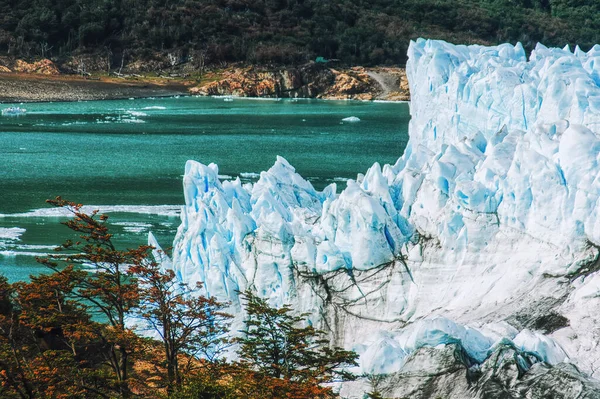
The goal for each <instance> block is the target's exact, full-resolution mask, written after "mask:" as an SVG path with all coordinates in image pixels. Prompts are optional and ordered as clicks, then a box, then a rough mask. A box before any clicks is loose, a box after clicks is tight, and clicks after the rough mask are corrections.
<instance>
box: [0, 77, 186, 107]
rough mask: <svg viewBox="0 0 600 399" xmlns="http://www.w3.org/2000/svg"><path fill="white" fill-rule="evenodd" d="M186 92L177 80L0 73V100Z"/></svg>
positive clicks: (154, 94) (152, 95)
mask: <svg viewBox="0 0 600 399" xmlns="http://www.w3.org/2000/svg"><path fill="white" fill-rule="evenodd" d="M183 94H187V87H186V86H185V85H184V84H182V83H179V82H169V83H167V84H152V83H147V82H129V81H122V82H118V81H114V80H92V79H84V78H81V77H77V76H75V77H74V76H65V75H35V74H16V73H0V102H5V103H7V102H8V103H11V102H38V101H89V100H115V99H122V98H132V97H135V98H139V97H159V96H174V95H183Z"/></svg>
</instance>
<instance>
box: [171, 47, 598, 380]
mask: <svg viewBox="0 0 600 399" xmlns="http://www.w3.org/2000/svg"><path fill="white" fill-rule="evenodd" d="M407 75H408V78H409V83H410V90H411V115H412V119H411V122H410V128H409V134H410V141H409V143H408V146H407V148H406V151H405V153H404V155H403V156H402V157H401V158H400V159H399V160H398V161H397V162H396V164H395V165H385V166H383V168H382V167H381V166H380V165H379V164H375V165H373V166H372V167H371V168H370V169H369V170H368V171H367V172H366V173H365V174H364V175H359V176H358V177H357V179H356V180H350V181H349V182H348V185H347V188H346V189H345V190H343V191H342V192H341V193H339V194H338V193H337V191H336V186H335V184H332V185H331V186H329V187H327V188H326V189H325V190H323V191H321V192H318V191H316V190H315V189H314V188H313V187H312V185H311V184H310V183H309V182H308V181H306V180H304V179H303V178H302V177H301V176H300V175H298V174H297V173H296V172H295V170H294V168H293V167H292V166H291V165H290V164H289V163H288V162H287V161H286V160H285V159H283V158H281V157H278V158H277V160H276V162H275V164H274V166H273V167H272V168H271V169H269V170H268V171H266V172H262V173H261V174H260V178H259V180H258V181H257V182H256V183H255V184H254V185H251V184H245V185H243V184H242V183H241V182H240V180H239V179H237V180H233V181H224V182H221V181H220V180H219V178H218V168H217V166H216V165H213V164H211V165H208V166H205V165H202V164H200V163H197V162H194V161H188V163H187V165H186V169H185V176H184V192H185V207H184V208H183V211H182V214H181V218H182V223H181V226H180V227H179V229H178V232H177V236H176V238H175V242H174V253H173V265H174V267H175V270H176V273H177V275H178V277H179V278H181V279H182V280H184V281H186V282H190V283H195V282H197V281H201V282H203V283H204V289H205V292H206V293H207V294H209V295H214V296H217V297H218V298H219V299H221V300H226V301H230V302H231V303H232V306H233V307H235V308H236V310H239V302H238V296H237V292H238V291H243V290H245V289H248V288H249V289H253V290H255V291H256V292H257V293H258V294H259V295H261V296H263V297H265V298H268V299H269V300H270V302H271V304H273V305H276V306H279V305H282V304H284V303H290V304H292V305H293V306H294V307H295V308H296V309H298V310H299V311H302V312H310V313H311V314H312V315H311V322H313V323H314V324H316V325H318V326H319V327H321V328H324V329H327V330H328V331H330V333H331V335H332V337H333V338H334V339H335V340H336V343H337V344H338V345H343V346H346V347H348V348H356V349H357V351H359V352H360V353H361V354H362V357H361V359H362V360H361V362H362V367H363V370H365V371H368V372H393V371H395V370H398V369H399V368H400V367H401V366H402V359H403V358H404V356H405V355H406V354H407V353H410V352H411V351H414V350H415V349H418V348H419V347H420V346H423V345H428V346H436V345H440V344H447V343H449V342H460V343H461V345H462V346H463V347H464V349H465V351H466V352H467V353H468V354H469V356H470V357H472V358H473V359H474V360H475V361H482V360H483V359H485V356H487V354H488V353H489V350H490V348H492V347H493V346H494V345H498V343H499V342H504V343H506V342H509V343H510V345H512V346H514V348H516V349H518V350H520V351H524V352H531V353H535V356H536V357H537V358H538V359H540V360H543V361H547V362H549V363H557V362H561V361H563V360H565V358H567V357H570V358H571V359H573V360H574V361H576V362H577V363H579V364H581V365H582V366H583V368H584V370H587V371H589V372H594V370H595V367H594V366H593V365H594V362H596V361H598V360H600V353H598V350H597V349H595V347H593V346H592V344H591V342H595V340H596V337H595V336H594V333H593V332H592V331H590V329H589V325H590V320H592V321H595V320H596V318H597V316H596V315H595V313H596V312H594V309H593V307H591V306H586V305H585V302H582V301H580V300H578V299H577V298H581V297H584V296H585V295H583V294H580V292H585V293H586V295H587V297H589V296H590V295H591V294H589V293H588V291H590V290H596V291H594V293H596V292H597V289H596V287H598V286H600V285H598V284H596V283H594V284H587V283H586V281H587V280H588V279H590V278H592V279H594V278H596V277H595V274H593V271H594V270H595V268H594V267H595V266H593V264H594V261H596V260H597V259H598V245H600V219H599V218H598V215H599V214H600V212H599V210H600V209H598V207H599V206H600V205H599V198H598V197H599V195H600V177H599V176H600V175H599V173H598V172H599V171H600V168H599V167H598V162H599V157H600V140H599V138H598V133H600V124H599V122H600V89H599V86H598V85H599V84H600V47H594V48H593V49H592V50H590V51H589V52H587V53H584V52H582V51H581V50H579V49H578V48H577V49H576V50H575V51H574V52H570V51H569V50H568V49H550V48H546V47H544V46H542V45H538V46H537V47H536V49H535V51H533V52H532V54H531V56H530V58H529V60H528V59H527V58H526V55H525V52H524V50H523V47H522V46H521V45H520V44H517V45H516V46H512V45H508V44H503V45H500V46H496V47H484V46H455V45H451V44H448V43H445V42H442V41H431V40H422V39H419V40H417V41H416V42H411V45H410V48H409V62H408V64H407ZM590 274H591V276H588V275H590ZM578 276H579V278H577V277H578ZM596 280H597V278H596ZM594 281H595V280H594ZM572 282H573V283H572ZM590 287H591V288H590ZM581 290H584V291H581ZM575 308H577V311H576V312H575V311H574V310H573V309H575ZM552 312H558V313H562V314H563V316H564V315H566V316H567V317H566V319H565V320H567V321H566V322H563V323H562V324H560V325H558V326H554V327H553V326H547V325H544V320H547V319H548V318H547V316H548V314H551V313H552ZM568 312H570V313H568ZM238 314H239V315H240V316H239V317H243V315H242V314H241V313H238ZM440 315H443V318H440V317H439V316H440ZM563 318H564V317H563ZM519 320H521V321H519ZM523 320H524V321H523ZM561 320H562V319H561ZM506 322H508V323H512V324H513V325H515V326H516V327H518V328H519V329H523V327H531V328H537V329H538V330H544V331H547V332H551V333H552V335H551V336H550V337H548V336H544V335H542V334H540V332H539V331H529V330H527V329H523V331H522V332H520V333H519V332H518V331H517V330H514V329H511V328H508V327H507V328H500V330H498V329H494V328H492V327H490V326H497V325H498V323H506ZM568 324H570V326H567V325H568ZM498 331H501V332H498ZM374 337H375V338H374ZM563 348H564V349H563Z"/></svg>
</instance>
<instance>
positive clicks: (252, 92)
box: [190, 63, 408, 100]
mask: <svg viewBox="0 0 600 399" xmlns="http://www.w3.org/2000/svg"><path fill="white" fill-rule="evenodd" d="M388 69H389V70H392V68H388ZM386 73H388V74H389V72H386ZM400 74H401V73H400V72H398V75H400ZM404 76H405V75H404ZM405 80H406V78H404V81H405ZM400 81H401V80H400V78H398V79H396V82H398V85H397V88H396V91H395V92H399V91H401V90H402V89H401V87H400V83H399V82H400ZM385 84H388V83H387V82H385ZM404 90H405V91H404V97H403V98H402V99H406V98H408V86H407V84H406V85H405V88H404ZM190 92H191V93H192V94H197V95H205V96H215V95H216V96H225V95H227V96H238V97H282V98H325V99H338V100H346V99H356V100H374V99H387V97H382V94H385V95H387V94H389V93H391V92H392V90H390V89H388V88H386V87H383V85H382V83H381V82H379V81H378V80H377V79H374V78H372V77H371V76H370V73H369V72H368V71H367V70H366V69H365V68H362V67H355V68H351V69H348V70H337V69H333V68H328V67H325V66H323V65H319V64H315V63H310V64H306V65H303V66H301V67H298V68H287V69H280V70H275V71H261V70H257V69H256V68H253V67H250V68H238V69H234V70H231V71H227V72H225V73H224V74H222V75H221V76H220V77H219V78H218V79H217V80H215V81H212V82H209V83H205V84H202V85H200V86H197V87H194V88H192V89H191V90H190Z"/></svg>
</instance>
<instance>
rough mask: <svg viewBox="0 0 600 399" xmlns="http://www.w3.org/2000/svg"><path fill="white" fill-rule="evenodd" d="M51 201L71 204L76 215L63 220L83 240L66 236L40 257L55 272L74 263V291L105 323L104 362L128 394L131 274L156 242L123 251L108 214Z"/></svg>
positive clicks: (133, 302) (134, 300) (135, 298)
mask: <svg viewBox="0 0 600 399" xmlns="http://www.w3.org/2000/svg"><path fill="white" fill-rule="evenodd" d="M47 202H48V203H49V204H51V205H53V206H56V207H63V208H66V209H68V210H69V211H70V212H71V213H72V214H73V218H72V219H69V220H68V221H66V222H64V224H65V225H66V226H67V227H69V228H70V229H71V230H73V231H74V232H76V233H79V237H80V238H81V240H78V241H75V242H73V241H72V240H67V241H66V242H65V243H64V244H63V245H62V246H61V247H59V248H58V249H60V251H61V252H62V253H61V254H60V255H54V256H51V257H49V258H46V259H39V261H40V262H41V263H43V264H44V265H46V266H47V267H49V268H50V269H51V270H53V271H54V272H55V273H58V272H60V271H61V270H64V267H65V266H66V267H73V266H76V267H75V268H73V270H74V273H73V275H72V283H73V284H74V287H75V289H74V290H73V291H72V294H73V295H74V296H75V297H77V299H78V300H79V302H80V303H85V304H86V305H87V306H89V309H90V311H91V312H92V313H93V314H96V315H99V316H100V317H102V318H104V319H105V320H106V322H107V325H105V326H104V327H103V328H101V329H99V330H96V333H97V336H98V338H99V339H101V340H102V341H103V342H104V351H102V355H103V356H104V360H105V362H106V363H107V364H108V365H109V366H110V368H111V369H112V370H113V372H114V376H115V378H116V385H117V390H118V392H119V394H120V395H121V396H122V397H124V398H127V397H129V396H130V394H131V393H130V388H129V383H128V380H129V372H130V369H131V366H132V359H131V355H132V354H133V352H134V351H135V348H136V346H137V344H138V341H139V337H138V336H137V335H136V334H135V333H134V332H133V331H132V330H131V328H129V327H128V326H127V324H126V321H127V317H128V315H129V314H130V313H131V312H132V311H133V310H134V309H135V308H136V307H137V306H138V305H139V301H140V298H139V290H138V284H137V280H136V279H135V276H134V275H133V274H132V272H131V270H130V268H131V267H132V266H136V265H140V264H143V263H145V262H146V261H147V259H148V256H149V252H150V250H151V249H152V247H149V246H140V247H138V248H134V249H127V250H119V249H117V248H116V247H115V245H114V243H113V241H112V234H110V233H109V228H108V225H107V219H108V216H106V215H98V211H93V212H91V213H90V214H88V213H86V212H84V211H83V210H82V207H83V206H82V205H81V204H77V203H74V202H69V201H66V200H63V199H62V198H61V197H56V199H53V200H48V201H47Z"/></svg>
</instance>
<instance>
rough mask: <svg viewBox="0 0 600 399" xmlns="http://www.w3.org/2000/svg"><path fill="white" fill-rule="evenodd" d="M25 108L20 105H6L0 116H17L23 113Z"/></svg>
mask: <svg viewBox="0 0 600 399" xmlns="http://www.w3.org/2000/svg"><path fill="white" fill-rule="evenodd" d="M26 112H27V110H26V109H25V108H20V107H8V108H5V109H3V110H2V116H19V115H25V113H26Z"/></svg>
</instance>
